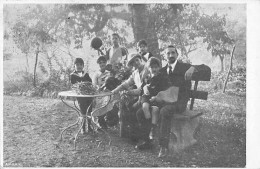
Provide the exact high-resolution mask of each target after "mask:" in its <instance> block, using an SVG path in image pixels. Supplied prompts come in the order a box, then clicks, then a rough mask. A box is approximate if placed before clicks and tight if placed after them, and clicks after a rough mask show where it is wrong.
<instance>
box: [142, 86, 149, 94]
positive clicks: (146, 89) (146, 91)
mask: <svg viewBox="0 0 260 169" xmlns="http://www.w3.org/2000/svg"><path fill="white" fill-rule="evenodd" d="M143 90H144V94H145V95H149V94H150V93H149V90H148V85H145V86H144V87H143Z"/></svg>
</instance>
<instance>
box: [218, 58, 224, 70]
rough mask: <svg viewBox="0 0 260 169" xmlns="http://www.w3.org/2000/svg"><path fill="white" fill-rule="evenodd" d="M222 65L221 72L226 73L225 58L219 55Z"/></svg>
mask: <svg viewBox="0 0 260 169" xmlns="http://www.w3.org/2000/svg"><path fill="white" fill-rule="evenodd" d="M219 59H220V63H221V70H220V72H224V56H223V55H219Z"/></svg>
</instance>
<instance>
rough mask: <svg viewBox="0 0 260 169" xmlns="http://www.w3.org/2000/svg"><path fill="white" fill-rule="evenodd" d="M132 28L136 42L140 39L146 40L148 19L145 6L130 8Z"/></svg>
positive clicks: (136, 5) (135, 5)
mask: <svg viewBox="0 0 260 169" xmlns="http://www.w3.org/2000/svg"><path fill="white" fill-rule="evenodd" d="M132 15H133V16H132V17H133V19H132V21H133V22H132V27H133V31H134V38H135V41H136V42H138V41H139V40H141V39H146V38H147V32H146V27H147V24H148V18H147V17H146V5H145V4H133V6H132Z"/></svg>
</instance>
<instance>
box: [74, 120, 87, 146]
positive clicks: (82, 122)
mask: <svg viewBox="0 0 260 169" xmlns="http://www.w3.org/2000/svg"><path fill="white" fill-rule="evenodd" d="M79 120H80V121H81V122H80V127H79V130H78V132H77V133H76V135H75V138H74V149H75V150H76V143H77V139H78V135H79V132H80V130H81V129H82V128H83V124H84V122H85V121H86V117H84V116H83V117H79Z"/></svg>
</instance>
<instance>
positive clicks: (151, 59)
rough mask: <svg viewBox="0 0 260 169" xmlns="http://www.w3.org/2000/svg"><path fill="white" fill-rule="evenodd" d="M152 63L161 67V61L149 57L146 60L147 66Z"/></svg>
mask: <svg viewBox="0 0 260 169" xmlns="http://www.w3.org/2000/svg"><path fill="white" fill-rule="evenodd" d="M152 65H157V66H159V67H161V62H160V60H159V59H157V58H156V57H151V58H150V59H149V60H148V61H147V67H151V66H152Z"/></svg>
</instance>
